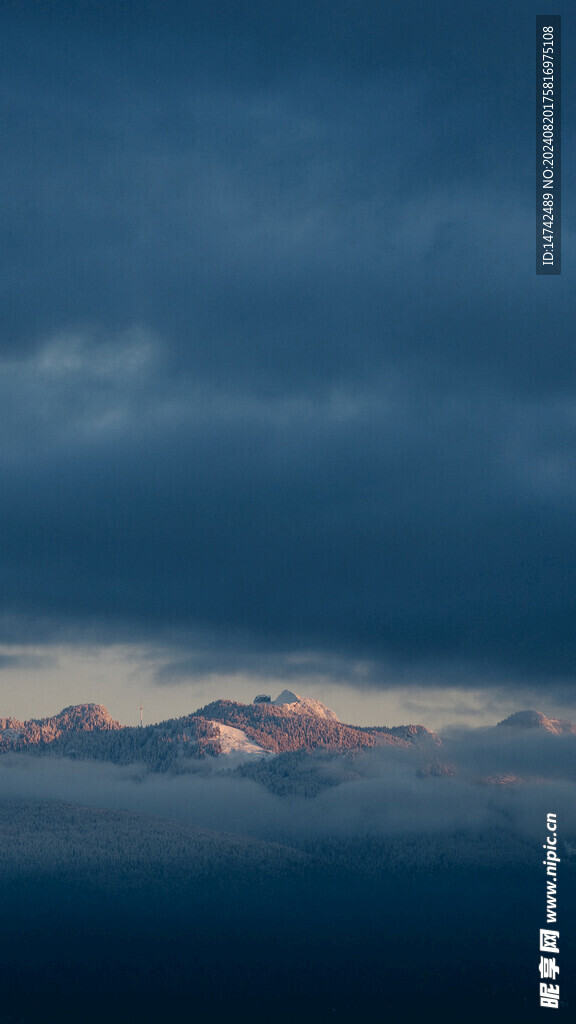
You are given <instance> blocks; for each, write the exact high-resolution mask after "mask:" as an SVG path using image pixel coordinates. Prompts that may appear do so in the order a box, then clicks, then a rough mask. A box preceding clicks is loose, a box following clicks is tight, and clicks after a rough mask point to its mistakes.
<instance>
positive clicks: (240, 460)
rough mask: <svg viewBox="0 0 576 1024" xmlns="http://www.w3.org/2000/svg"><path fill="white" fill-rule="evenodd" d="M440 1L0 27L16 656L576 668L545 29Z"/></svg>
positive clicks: (379, 667)
mask: <svg viewBox="0 0 576 1024" xmlns="http://www.w3.org/2000/svg"><path fill="white" fill-rule="evenodd" d="M535 10H536V9H534V11H535ZM442 12H443V13H441V12H440V11H439V9H438V8H437V7H436V6H433V5H430V4H420V5H416V6H414V5H412V7H411V8H410V10H409V11H408V10H406V9H404V8H402V9H400V8H399V7H398V8H396V7H392V8H391V7H390V6H389V5H386V6H385V8H382V6H381V5H377V4H371V3H370V4H365V5H363V6H362V12H361V16H360V14H359V11H358V10H357V9H356V7H355V5H353V4H352V3H349V2H341V3H335V4H331V5H328V7H326V8H325V7H324V6H322V8H321V9H320V8H319V7H318V8H317V7H314V5H312V9H311V8H310V5H309V4H307V5H304V4H295V5H294V4H291V5H284V4H281V5H273V8H271V7H270V5H264V4H262V3H256V2H254V3H251V4H248V5H243V6H242V11H239V10H238V6H237V5H234V4H225V3H224V4H216V5H208V4H205V5H203V4H200V5H198V4H194V5H178V6H177V7H176V6H175V5H173V4H171V3H168V4H158V3H144V4H142V3H138V4H127V5H122V10H120V9H119V7H118V5H115V4H106V3H104V4H102V3H101V4H98V5H96V4H94V5H92V4H86V5H82V16H80V12H79V9H75V8H74V5H69V4H65V3H55V4H51V5H50V10H49V11H48V10H47V9H46V10H40V9H39V8H38V5H35V4H27V3H24V4H10V3H9V4H6V5H5V15H4V16H5V25H4V27H3V33H2V40H1V42H0V50H1V52H2V68H3V72H2V74H3V82H4V90H5V91H4V95H5V97H6V104H7V108H6V119H5V141H6V154H7V155H6V159H5V161H4V163H3V168H2V187H3V195H4V196H5V197H6V208H5V218H4V228H3V231H4V243H5V245H6V247H7V252H8V253H9V259H8V260H7V261H6V268H7V269H6V271H5V273H4V275H3V279H2V283H1V291H2V302H3V309H4V310H5V317H4V321H3V322H4V326H3V329H2V332H1V336H0V348H1V351H2V354H3V356H2V364H1V366H0V388H1V391H2V410H1V412H0V436H1V438H2V449H1V453H0V460H1V461H0V467H1V473H2V478H3V487H2V498H1V501H2V522H3V533H2V538H3V539H2V545H3V566H4V578H3V587H2V592H3V609H2V610H3V613H4V617H3V620H2V621H3V623H4V628H3V633H2V637H3V639H5V640H6V639H13V638H14V637H17V638H19V639H30V640H36V639H38V638H42V639H49V638H51V637H54V638H58V639H61V638H62V637H63V636H66V637H75V636H87V635H89V636H98V637H100V638H102V639H108V640H109V639H123V640H128V639H129V640H139V641H142V640H146V641H147V642H158V643H163V644H173V645H174V648H175V649H174V657H173V658H171V659H169V660H170V662H171V665H170V666H169V667H168V668H167V669H166V672H165V674H166V675H168V676H170V677H171V678H174V677H175V676H177V675H178V674H180V675H186V674H187V672H189V674H191V675H194V673H197V672H198V671H199V669H200V668H203V669H204V670H206V671H209V670H210V669H213V670H214V671H218V670H219V669H220V668H222V666H224V667H229V666H230V664H231V663H232V662H235V663H236V664H237V665H238V666H239V667H242V666H246V667H247V668H252V669H254V667H255V666H258V665H261V666H265V665H274V666H276V667H275V672H276V673H277V674H281V669H279V668H278V666H279V665H280V664H281V663H283V662H284V664H285V668H284V671H285V672H286V673H288V674H289V672H290V669H289V668H288V667H286V666H287V665H289V662H286V659H287V658H289V657H290V655H291V653H294V652H302V651H304V652H309V653H310V657H312V658H317V659H324V661H323V664H324V665H325V666H330V665H331V666H332V668H331V671H332V672H333V675H334V676H335V677H336V678H338V676H339V674H340V675H342V674H343V673H344V672H345V671H346V666H348V665H349V664H352V663H353V662H355V661H361V662H362V663H363V664H364V665H365V666H369V668H368V669H367V670H366V672H365V674H364V677H363V678H364V681H365V682H367V683H369V684H370V685H377V684H378V682H379V680H380V679H382V678H384V676H386V673H387V672H389V671H393V672H396V673H397V674H398V675H399V676H401V675H402V672H403V671H408V670H410V669H411V668H413V667H417V668H418V671H419V672H420V673H422V677H423V678H425V677H426V673H429V674H430V678H431V679H432V678H433V677H434V680H435V681H437V677H438V672H439V671H443V670H445V671H446V673H447V677H449V676H450V671H451V668H453V667H454V666H458V669H459V672H458V682H459V685H461V684H462V675H461V671H460V669H461V668H462V666H464V668H465V670H466V671H467V672H468V673H469V677H470V678H471V679H473V681H474V683H475V684H476V683H477V682H478V679H482V680H485V681H491V680H492V681H497V682H501V681H502V679H506V680H509V681H511V682H513V681H514V680H522V679H525V678H526V677H527V676H530V677H531V678H536V679H538V680H541V681H542V682H543V683H544V682H548V683H551V682H552V681H555V682H556V683H557V684H559V683H560V682H562V683H563V684H565V682H566V679H570V678H571V676H572V675H573V664H574V656H575V654H576V650H575V644H574V631H573V628H572V626H573V623H572V614H571V611H570V600H571V595H572V593H573V590H574V582H575V580H574V572H575V570H574V566H575V565H576V560H575V558H574V531H573V521H574V502H575V494H574V483H573V480H574V475H573V469H574V466H575V459H576V450H575V445H574V429H573V427H574V401H573V397H572V396H573V388H574V359H573V355H572V349H571V346H570V345H569V344H568V339H569V337H570V328H571V324H572V321H573V305H574V302H573V294H572V293H573V289H572V281H571V271H570V267H569V264H568V263H567V264H566V265H567V269H566V270H565V273H564V275H563V276H562V277H561V278H557V279H543V278H537V277H535V276H534V273H533V263H534V260H533V253H532V244H533V241H532V239H533V196H532V189H533V184H532V173H533V168H532V155H531V154H532V137H533V123H532V116H533V112H532V106H531V104H528V103H527V102H526V96H527V95H532V93H531V90H532V46H533V16H532V12H531V11H530V12H528V11H527V10H526V7H525V5H524V6H521V5H517V4H513V5H512V7H510V6H508V7H507V8H506V11H502V10H501V8H500V7H497V5H491V6H489V7H488V8H483V9H482V11H479V10H478V11H474V12H469V13H464V12H462V9H461V7H460V6H456V5H452V4H446V5H444V7H443V8H442ZM495 23H497V24H498V25H499V32H500V33H501V34H502V33H504V34H506V35H507V38H509V39H510V40H512V42H511V51H510V55H509V57H510V59H509V61H508V62H507V68H508V71H507V75H506V88H505V89H503V88H502V87H501V86H502V82H503V78H502V59H501V58H502V54H501V47H500V45H499V44H497V40H496V37H495V35H494V32H493V25H494V24H495ZM568 29H569V27H568ZM472 39H474V40H475V41H478V44H477V45H475V46H474V47H472V46H471V45H470V42H471V40H472ZM566 85H567V87H568V88H569V86H570V71H569V69H567V78H566ZM570 154H571V144H570V140H569V139H566V140H565V159H567V160H568V161H569V160H570ZM564 217H565V222H564V229H565V242H566V243H569V240H570V238H571V236H572V234H571V233H572V223H573V208H572V206H571V200H570V196H569V195H567V196H566V197H565V208H564ZM263 672H265V669H263Z"/></svg>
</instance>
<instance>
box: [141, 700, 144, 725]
mask: <svg viewBox="0 0 576 1024" xmlns="http://www.w3.org/2000/svg"><path fill="white" fill-rule="evenodd" d="M143 711H144V705H143V703H142V698H140V728H141V729H142V728H143V726H144V723H143V721H142V712H143Z"/></svg>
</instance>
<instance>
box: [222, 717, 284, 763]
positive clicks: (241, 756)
mask: <svg viewBox="0 0 576 1024" xmlns="http://www.w3.org/2000/svg"><path fill="white" fill-rule="evenodd" d="M209 721H210V722H211V724H212V725H213V726H215V728H216V729H218V731H219V734H220V735H219V737H218V739H219V742H220V746H221V747H222V753H221V754H220V755H219V757H223V758H225V759H226V767H232V766H236V765H237V764H243V763H244V762H245V761H251V760H253V759H254V758H256V757H274V756H275V755H274V754H273V753H272V751H271V750H265V749H264V747H261V746H260V744H258V743H255V742H254V740H251V739H249V738H248V736H247V735H246V733H245V732H244V731H243V730H242V729H235V728H234V726H232V725H223V724H222V722H217V721H215V720H209Z"/></svg>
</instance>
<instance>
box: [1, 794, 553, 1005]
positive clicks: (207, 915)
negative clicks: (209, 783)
mask: <svg viewBox="0 0 576 1024" xmlns="http://www.w3.org/2000/svg"><path fill="white" fill-rule="evenodd" d="M0 829H1V831H2V834H3V836H4V837H5V840H4V844H3V852H2V859H1V861H0V877H1V879H2V903H3V918H2V920H3V924H2V929H1V930H0V986H1V993H2V995H1V1000H2V1005H1V1013H0V1019H2V1020H3V1021H6V1022H10V1024H18V1022H20V1024H79V1022H82V1024H101V1022H103V1021H106V1022H107V1024H137V1022H138V1024H154V1022H160V1021H162V1022H164V1021H169V1022H172V1021H174V1022H176V1021H185V1022H192V1021H196V1020H206V1021H212V1022H214V1024H230V1021H238V1022H244V1021H246V1022H248V1021H250V1022H251V1024H268V1022H270V1021H273V1022H274V1024H288V1022H290V1024H292V1022H293V1021H294V1020H298V1021H302V1022H304V1024H328V1022H331V1024H334V1022H335V1024H344V1022H349V1021H351V1020H354V1021H356V1020H357V1021H361V1022H364V1021H369V1020H380V1019H382V1020H386V1019H402V1020H403V1021H406V1022H407V1024H417V1022H420V1021H422V1020H427V1019H429V1017H430V1016H432V1017H434V1013H433V1012H430V1008H431V1007H432V1008H434V1007H441V1010H442V1012H441V1018H442V1020H443V1021H446V1022H447V1024H456V1022H458V1024H459V1022H460V1021H462V1020H467V1021H468V1020H470V1021H473V1022H475V1021H486V1020H491V1021H493V1022H495V1024H504V1022H506V1024H509V1022H510V1021H513V1020H514V1021H515V1020H518V1021H520V1020H522V1021H523V1022H525V1021H526V1022H529V1024H531V1022H532V1021H536V1020H538V1019H539V1017H538V1009H537V992H538V989H537V984H538V976H537V972H536V980H535V978H534V974H535V971H534V962H533V961H534V955H536V960H537V959H538V955H539V954H538V950H537V949H536V951H534V945H535V940H534V936H535V935H536V939H537V936H538V927H539V926H541V923H542V922H541V916H542V915H541V906H540V903H541V900H540V896H541V892H540V884H539V883H540V881H541V878H540V871H539V867H538V865H534V864H533V863H532V862H531V860H532V858H531V851H530V849H529V844H527V843H526V842H525V841H524V842H522V841H520V840H513V839H512V838H511V837H509V836H508V837H506V838H504V837H503V831H502V829H501V828H500V829H495V830H494V831H493V832H492V833H491V834H490V835H485V836H484V837H483V839H484V841H485V849H486V850H487V849H490V850H491V851H492V852H491V855H490V857H488V858H486V859H485V858H484V857H483V855H482V852H481V850H480V847H479V843H478V838H479V837H478V835H476V836H475V835H474V834H473V833H471V832H467V831H466V830H463V831H462V832H461V833H460V834H458V835H452V836H450V835H444V836H442V835H440V834H436V835H435V836H432V835H430V836H426V835H420V837H419V838H418V837H416V836H415V835H414V834H410V833H398V834H396V835H388V836H380V837H377V836H373V837H372V838H371V839H370V840H368V839H366V838H363V837H361V836H358V837H352V836H351V837H349V838H348V839H347V840H346V841H341V842H338V841H335V840H330V839H328V838H326V837H324V838H323V839H321V838H317V839H316V840H314V841H302V842H301V843H300V844H298V845H292V846H290V845H286V844H277V843H270V842H266V841H260V840H255V839H253V838H251V837H247V836H241V835H234V834H232V833H216V832H214V831H210V830H202V829H196V828H194V827H189V826H183V825H181V824H178V823H175V822H170V821H167V820H163V819H158V818H154V817H151V816H149V815H136V814H130V813H125V812H111V811H106V810H103V809H96V808H82V807H78V806H71V805H67V804H62V803H38V802H27V801H19V802H17V803H14V802H11V803H3V804H2V803H0ZM570 898H571V893H570V888H569V885H568V880H566V883H565V886H564V899H565V900H566V901H568V900H570ZM536 945H537V942H536ZM563 953H564V956H565V957H566V961H565V962H568V959H569V958H570V957H571V956H572V953H573V943H572V944H570V942H569V940H568V936H567V937H566V942H565V944H564V947H563ZM535 986H536V987H535ZM563 991H564V992H565V995H566V997H567V998H569V997H570V995H571V987H570V981H569V978H568V977H567V978H566V982H565V984H564V986H563Z"/></svg>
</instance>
